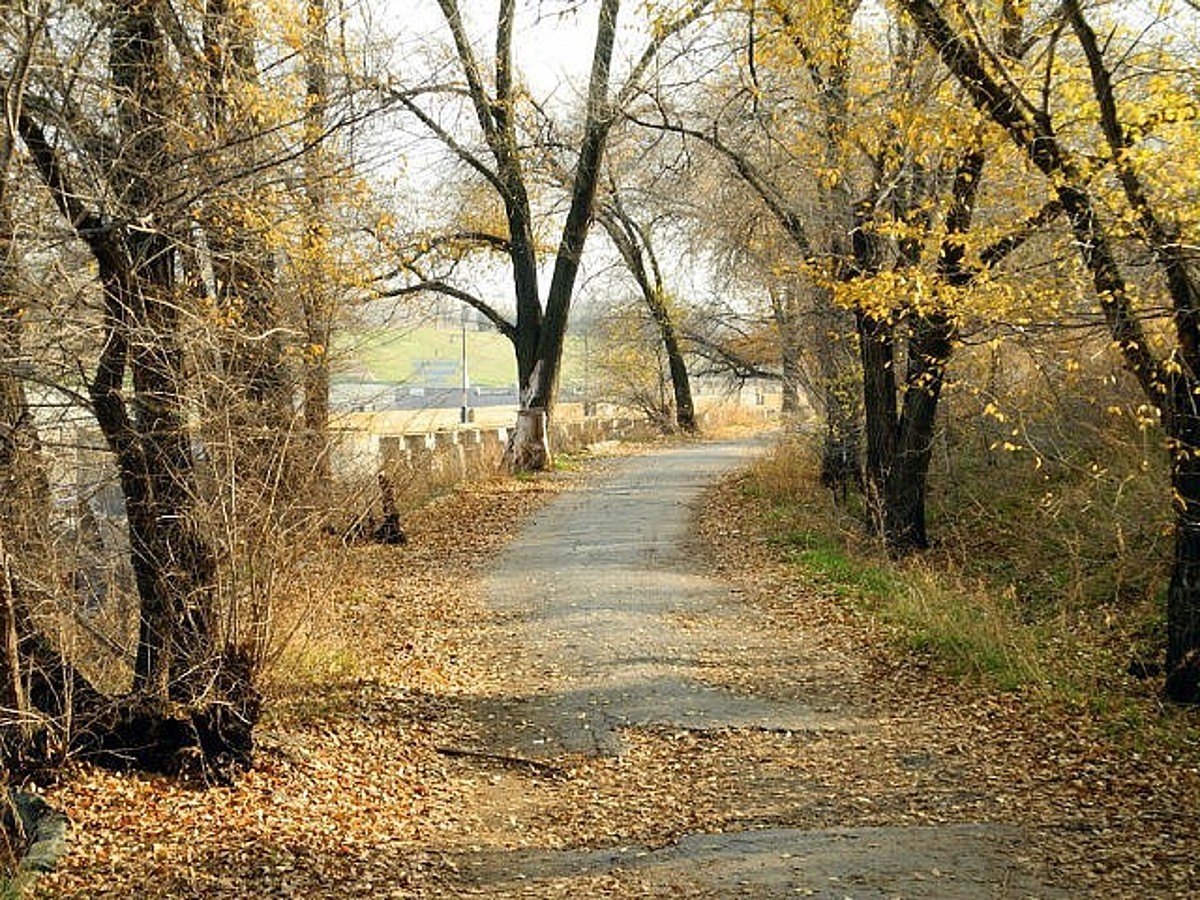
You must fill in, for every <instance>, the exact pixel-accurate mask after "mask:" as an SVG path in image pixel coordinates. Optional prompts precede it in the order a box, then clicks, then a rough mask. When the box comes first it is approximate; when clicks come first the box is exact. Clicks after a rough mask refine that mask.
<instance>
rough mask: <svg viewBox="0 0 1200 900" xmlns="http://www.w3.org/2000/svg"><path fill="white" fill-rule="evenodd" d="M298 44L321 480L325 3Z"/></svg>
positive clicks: (328, 333)
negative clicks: (301, 52) (301, 47)
mask: <svg viewBox="0 0 1200 900" xmlns="http://www.w3.org/2000/svg"><path fill="white" fill-rule="evenodd" d="M305 15H306V17H307V22H306V32H305V35H306V39H305V46H304V80H305V109H304V144H305V154H304V161H303V166H304V196H305V200H306V203H307V210H306V214H305V223H304V238H303V245H302V247H301V256H302V259H303V275H302V277H303V285H302V287H301V293H302V295H303V307H304V328H305V340H306V342H307V344H308V346H307V347H305V348H304V354H303V359H304V427H305V430H306V431H307V433H308V438H309V441H310V442H311V443H310V446H311V450H312V453H313V454H314V456H313V461H312V466H313V470H314V472H315V474H316V475H317V477H318V478H319V479H321V480H326V479H328V477H329V475H330V472H329V452H328V447H327V444H328V441H329V356H330V346H329V342H330V339H331V338H332V334H333V312H334V311H333V298H332V297H331V296H330V294H329V289H328V286H327V285H326V284H325V279H326V278H327V277H328V274H327V273H326V272H325V271H323V269H324V263H325V261H326V258H327V254H328V250H329V234H330V226H329V222H328V217H329V215H330V210H329V199H328V187H327V183H326V179H327V178H328V175H329V173H328V171H327V170H326V169H327V167H326V166H325V156H324V153H323V151H322V146H323V142H324V139H325V129H326V127H327V124H326V116H327V112H328V108H329V37H328V33H327V31H326V21H325V15H326V10H325V0H306V5H305Z"/></svg>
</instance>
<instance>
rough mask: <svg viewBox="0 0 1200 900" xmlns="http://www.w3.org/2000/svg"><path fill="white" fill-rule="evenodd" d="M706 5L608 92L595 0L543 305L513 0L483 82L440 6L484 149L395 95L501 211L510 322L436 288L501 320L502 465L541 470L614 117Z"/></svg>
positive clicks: (448, 11) (654, 43) (690, 12)
mask: <svg viewBox="0 0 1200 900" xmlns="http://www.w3.org/2000/svg"><path fill="white" fill-rule="evenodd" d="M710 4H711V0H697V2H694V3H691V4H690V5H688V6H687V7H686V8H685V9H684V11H683V12H682V13H680V14H679V15H678V16H677V17H676V18H674V19H672V20H670V21H669V22H666V23H664V24H660V25H659V26H658V27H657V28H656V29H655V32H654V34H653V36H652V37H651V38H650V40H649V41H648V43H647V45H646V47H645V49H644V50H643V51H642V53H641V54H640V55H639V56H638V57H637V58H636V61H635V62H634V64H633V67H632V69H631V71H630V73H629V74H628V76H627V77H626V79H625V82H624V84H623V85H622V86H621V87H620V88H619V89H617V90H616V91H613V90H612V88H611V81H612V78H611V69H612V59H613V50H614V45H615V42H616V36H617V20H618V13H619V10H620V3H619V0H601V3H600V6H599V16H598V22H597V30H596V40H595V44H594V48H593V55H592V66H591V74H590V77H589V81H588V88H587V94H586V99H585V105H584V110H583V115H582V117H581V118H582V128H581V131H580V133H579V137H578V139H577V141H576V143H575V149H576V157H575V163H574V166H573V175H572V178H571V183H570V190H569V198H568V209H567V213H566V217H565V219H564V221H563V224H562V228H561V232H560V235H559V240H558V249H557V251H556V253H555V255H554V265H553V271H552V274H551V280H550V286H549V289H548V291H547V294H546V297H545V301H544V302H543V299H542V296H541V294H540V290H539V285H538V280H539V267H540V262H541V254H540V252H539V249H538V245H537V241H536V240H535V237H534V231H535V227H534V226H535V215H534V211H533V206H532V204H531V202H530V193H531V192H530V186H529V175H528V173H527V168H528V161H527V149H526V148H525V147H524V146H523V145H522V143H521V142H520V140H519V139H518V124H517V114H518V108H519V105H520V100H521V96H520V89H519V85H518V82H517V78H516V61H515V60H514V58H513V39H512V38H513V29H514V26H515V23H516V17H517V9H516V7H517V4H516V2H515V0H503V2H501V3H500V6H499V13H498V16H497V20H496V50H495V56H494V60H493V64H492V76H491V84H490V85H489V83H488V77H487V74H486V71H485V69H484V66H483V65H482V64H481V62H480V60H479V57H478V54H477V53H476V50H475V48H474V46H473V44H472V41H471V39H470V36H469V35H468V33H467V29H466V26H465V24H464V21H463V16H462V12H461V10H460V8H459V5H458V3H457V2H456V0H439V6H440V8H441V11H442V14H443V17H444V19H445V22H446V25H447V28H448V29H449V32H450V36H451V38H452V40H453V44H454V49H455V55H456V59H457V63H458V69H459V73H460V75H461V78H462V83H461V85H456V86H454V87H453V88H452V90H456V91H457V90H463V91H465V93H466V95H467V96H468V97H469V100H470V105H471V108H472V110H473V112H474V116H475V120H476V123H477V124H478V126H479V130H480V133H481V135H482V138H483V141H484V144H485V146H486V151H485V152H483V153H477V152H475V151H474V150H472V149H471V147H470V146H469V144H468V143H467V142H466V141H465V140H463V139H460V138H459V137H457V136H456V135H455V134H453V133H452V132H451V131H450V130H448V128H447V127H445V126H443V125H442V124H441V123H439V122H438V120H437V119H436V118H435V117H434V116H433V115H432V114H431V113H430V112H429V111H427V110H426V109H425V108H424V107H423V106H422V105H421V104H420V102H419V98H420V95H421V94H422V90H421V89H413V90H411V91H404V92H397V93H396V95H395V96H396V100H397V101H398V102H399V103H400V104H402V105H403V107H404V108H405V109H407V110H408V111H409V112H410V113H411V114H412V115H413V116H415V117H416V118H417V119H418V120H419V121H420V122H422V123H423V124H424V125H425V126H426V127H427V128H428V129H429V130H430V131H431V132H432V133H433V134H434V135H436V136H437V137H438V138H439V139H440V140H441V141H442V143H443V144H444V145H445V146H446V147H447V148H449V150H450V151H451V152H452V153H453V154H454V155H455V156H456V157H458V158H459V159H460V160H461V161H462V162H464V163H465V164H466V165H468V166H469V167H470V168H471V169H473V170H474V171H475V172H477V173H478V174H479V175H481V176H482V177H483V178H484V179H485V180H486V182H487V183H488V185H490V187H491V188H492V189H493V190H494V191H495V192H496V194H497V196H498V197H499V198H500V199H501V202H502V204H503V207H504V217H505V221H506V224H507V231H508V233H507V234H506V235H501V236H498V239H499V240H500V241H502V246H503V247H504V250H505V252H506V254H507V255H508V258H509V261H510V264H511V270H512V279H513V288H514V295H515V299H516V316H515V318H514V320H513V321H511V322H509V321H508V320H507V318H506V317H505V316H503V315H502V314H501V313H500V312H499V311H498V310H497V309H496V308H495V307H494V306H493V305H492V304H489V303H487V302H485V301H483V300H482V299H479V298H474V297H471V296H470V295H467V294H466V293H465V292H462V291H454V290H444V291H443V292H445V293H450V294H451V295H456V296H458V298H459V299H462V300H464V301H465V302H469V303H471V304H472V305H474V306H476V307H477V308H479V309H480V310H481V311H482V312H483V313H484V315H486V316H487V317H488V318H489V319H490V320H492V321H494V322H497V323H504V326H503V327H501V331H502V332H503V333H505V334H506V335H508V336H509V337H510V339H511V340H512V342H513V346H514V350H515V353H516V359H517V373H518V380H519V385H520V392H521V410H520V413H519V415H518V420H517V427H516V429H515V430H514V432H513V436H512V440H511V441H510V446H509V448H508V451H507V454H506V461H507V463H508V465H509V466H511V467H513V468H515V469H540V468H544V467H545V466H546V465H547V464H548V463H549V459H550V457H549V445H548V443H547V431H546V424H547V421H548V417H549V415H550V412H551V410H552V409H553V406H554V400H555V394H556V391H557V386H558V376H559V368H560V366H561V363H562V352H563V344H564V340H565V337H566V331H567V322H568V318H569V314H570V308H571V300H572V297H573V295H574V290H575V282H576V277H577V275H578V272H579V266H580V262H581V259H582V254H583V250H584V244H585V242H586V240H587V236H588V231H589V228H590V225H591V222H592V218H593V214H594V202H595V196H596V188H597V183H598V181H599V178H600V173H601V163H602V160H603V157H604V152H605V146H606V144H607V142H608V137H609V132H610V131H611V129H612V127H613V124H614V122H615V121H616V120H617V117H618V115H619V112H620V111H621V110H622V109H623V108H624V107H625V106H627V105H628V103H629V102H630V101H631V100H632V99H633V97H634V95H635V94H636V92H637V90H638V88H639V85H640V83H641V81H642V78H643V76H644V75H645V73H646V71H647V70H648V69H649V67H650V66H651V64H652V63H653V62H654V60H655V57H656V56H657V55H658V52H659V50H660V49H661V48H662V46H663V45H664V44H665V43H666V42H667V41H668V40H670V39H671V38H672V37H673V36H675V35H676V34H678V33H679V32H681V31H683V30H684V29H685V28H686V27H688V26H689V25H690V24H692V23H693V22H695V21H696V20H697V19H699V18H700V16H701V15H702V14H703V12H704V10H705V9H706V8H707V7H708V6H709V5H710ZM425 287H426V288H428V289H433V290H439V289H443V288H445V287H447V286H443V285H434V284H429V285H426V286H425Z"/></svg>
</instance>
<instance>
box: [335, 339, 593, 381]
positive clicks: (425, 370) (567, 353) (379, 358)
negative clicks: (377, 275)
mask: <svg viewBox="0 0 1200 900" xmlns="http://www.w3.org/2000/svg"><path fill="white" fill-rule="evenodd" d="M466 338H467V375H468V378H469V379H470V383H471V384H472V385H474V386H476V387H486V388H503V387H509V386H511V385H514V384H516V382H517V363H516V357H515V355H514V353H513V345H512V342H511V341H509V340H508V338H506V337H504V335H502V334H500V333H498V332H495V331H472V330H468V331H467V333H466ZM462 339H463V333H462V331H461V330H459V329H456V328H433V327H420V328H403V329H401V328H362V329H358V330H355V331H346V332H343V333H342V334H341V335H340V336H339V338H338V340H337V345H336V347H335V351H336V353H337V357H338V359H339V361H340V365H341V367H342V368H344V369H348V370H350V371H356V372H358V373H360V374H363V375H368V376H369V377H370V378H371V380H373V381H381V382H386V383H392V384H404V383H410V382H411V383H417V382H421V383H423V382H425V381H427V380H429V379H430V378H433V379H434V380H435V381H440V382H444V385H445V386H446V387H455V386H457V385H458V384H459V383H460V381H461V378H462V368H461V366H462V349H463V348H462ZM584 351H585V347H584V343H583V339H582V338H581V337H572V336H568V337H567V341H566V345H565V347H564V349H563V369H562V384H563V385H564V386H566V387H570V386H574V385H576V384H577V383H581V382H582V381H583V380H584V378H585V373H584Z"/></svg>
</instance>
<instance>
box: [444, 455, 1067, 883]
mask: <svg viewBox="0 0 1200 900" xmlns="http://www.w3.org/2000/svg"><path fill="white" fill-rule="evenodd" d="M760 446H761V445H756V444H752V443H745V442H743V443H724V444H703V445H692V446H685V447H680V448H675V449H671V450H669V451H665V452H661V453H656V454H654V455H649V456H639V457H632V458H629V459H626V460H623V461H621V462H620V463H619V464H616V465H614V466H613V467H611V469H610V470H609V471H608V472H607V473H606V474H605V475H604V476H603V477H602V478H599V479H596V480H594V481H593V482H592V483H590V484H589V485H588V486H587V487H586V488H584V489H582V490H578V491H574V492H571V493H569V494H566V495H564V496H562V497H560V498H558V499H557V500H556V501H555V502H554V503H553V504H552V505H550V506H549V507H547V508H546V509H545V510H543V511H542V512H541V513H539V515H538V516H537V519H536V521H534V522H533V523H532V524H530V525H529V526H527V527H526V528H525V529H524V530H523V531H522V532H521V533H520V535H519V536H518V537H517V539H516V540H515V541H514V542H513V543H512V544H511V545H510V546H509V548H508V549H507V550H506V551H505V552H504V553H503V555H502V556H501V559H500V561H499V563H498V565H496V567H495V568H494V570H493V572H492V574H491V575H490V576H489V577H488V578H487V579H486V581H485V582H484V585H485V591H486V597H487V598H488V601H489V604H490V605H491V607H492V609H493V610H494V611H495V612H496V614H497V621H498V622H499V623H501V624H500V630H499V631H498V632H494V633H490V634H488V635H487V636H486V637H485V638H484V642H485V643H487V644H489V645H490V646H491V650H490V655H491V659H490V664H491V665H492V666H495V667H499V668H500V669H502V670H504V671H506V672H508V673H510V678H509V679H508V685H507V688H508V689H507V690H506V691H500V692H498V693H491V694H489V695H487V696H482V697H477V698H473V699H472V700H471V701H470V702H469V703H465V704H464V705H463V707H462V708H461V709H460V710H459V712H460V713H462V715H463V718H462V719H460V720H459V730H458V732H457V733H455V732H449V733H445V734H443V737H442V739H443V740H445V741H447V742H449V745H450V746H448V747H447V749H453V751H454V752H455V753H461V755H460V756H458V759H459V760H460V765H461V766H463V767H467V768H469V767H472V766H474V767H476V768H478V769H479V770H480V771H481V773H484V774H486V775H487V777H486V779H482V780H481V781H480V783H479V785H478V788H477V790H476V791H475V796H474V797H472V798H470V802H473V803H476V804H477V805H478V806H479V809H480V810H481V813H480V819H479V821H478V823H477V826H478V827H477V829H476V831H475V838H476V843H475V844H473V845H472V846H471V848H470V849H468V850H465V851H463V850H459V851H457V852H453V853H451V854H448V857H447V863H448V864H449V865H451V866H452V867H453V868H454V870H455V871H457V872H458V873H459V874H458V876H457V888H458V889H459V890H461V891H463V892H467V893H469V892H479V893H483V894H486V895H500V894H508V895H512V896H540V895H543V894H544V895H547V896H557V895H561V893H563V892H572V891H574V892H579V891H582V893H583V895H587V894H588V893H589V891H595V890H601V889H602V890H603V891H604V893H605V894H616V895H627V896H638V895H645V894H644V892H647V891H648V892H650V893H652V894H655V895H659V894H662V893H664V892H667V891H668V890H669V891H670V892H671V893H674V894H680V892H683V894H684V895H688V896H760V897H784V896H787V897H792V896H816V897H837V898H843V897H855V898H875V897H879V898H885V897H911V898H923V897H929V898H934V897H937V898H957V897H962V898H976V897H1010V896H1011V897H1028V896H1037V897H1049V896H1065V895H1062V894H1059V893H1057V892H1056V891H1055V890H1054V889H1052V888H1051V887H1049V886H1048V885H1046V884H1044V883H1042V882H1041V881H1039V880H1038V878H1037V875H1036V870H1037V866H1036V860H1035V859H1034V857H1036V851H1035V850H1034V849H1033V848H1031V847H1030V846H1029V843H1028V841H1027V840H1026V837H1025V835H1024V833H1023V831H1022V829H1020V828H1018V827H1015V826H1013V825H1011V824H1007V825H1006V824H995V823H990V822H984V821H976V820H973V819H972V817H971V816H970V815H964V816H962V817H960V818H957V819H956V818H955V817H947V819H948V820H947V821H941V822H934V823H928V822H927V823H924V824H900V825H895V824H886V823H885V824H874V823H872V822H871V817H870V816H865V817H864V816H863V815H861V810H862V809H863V808H864V807H866V808H869V807H870V806H872V804H873V803H874V801H875V800H876V799H882V795H883V794H884V793H886V792H887V791H894V790H895V788H896V784H895V783H891V784H887V785H876V784H872V783H869V782H867V783H859V784H857V785H855V784H854V779H853V772H851V773H850V775H851V777H850V778H848V779H847V778H842V779H839V781H840V782H841V784H842V785H843V788H844V789H845V788H847V787H848V788H849V789H850V790H852V791H853V792H854V794H855V796H854V797H853V798H849V797H831V796H830V793H831V791H830V785H828V784H822V779H821V774H820V772H816V773H814V772H813V771H811V768H810V764H809V763H804V762H802V760H801V758H802V757H803V756H804V755H805V753H811V752H812V751H813V749H814V748H822V752H823V753H824V754H826V756H825V760H826V765H827V767H828V768H831V769H839V768H842V767H844V766H845V765H846V764H847V762H848V761H849V762H850V763H851V764H853V758H854V752H853V750H852V748H855V747H858V748H860V749H861V748H862V747H864V746H871V747H877V746H879V744H880V743H881V742H882V743H883V744H891V745H892V746H890V747H889V750H888V752H889V753H890V755H891V757H892V758H891V763H892V768H893V769H894V771H895V772H896V774H897V776H898V777H899V779H900V781H901V782H902V783H903V785H904V786H905V787H906V788H915V789H917V790H919V789H920V785H921V784H922V783H923V782H925V781H930V780H931V779H932V781H933V782H937V781H939V780H941V779H943V778H944V777H945V775H946V773H945V772H943V771H942V770H941V767H939V766H938V765H936V764H935V762H934V760H932V759H931V758H930V757H929V755H928V754H927V753H925V752H924V750H923V748H922V746H905V745H904V744H903V743H902V742H901V743H897V742H894V741H891V740H890V738H889V735H891V734H892V733H893V731H894V722H892V721H890V720H888V721H885V719H886V717H888V716H893V715H894V713H893V711H881V710H878V709H874V708H871V707H870V706H869V705H865V704H863V703H862V702H861V694H862V687H863V685H862V672H861V671H859V670H858V667H857V666H856V664H855V662H854V660H852V659H851V658H848V657H847V656H845V654H844V653H839V652H837V651H835V650H832V649H830V648H829V647H827V646H822V645H821V644H820V643H819V642H818V641H817V640H815V639H814V640H812V641H809V642H807V643H806V641H805V638H804V636H803V635H792V640H790V641H788V642H786V646H783V647H781V646H779V644H780V642H779V635H778V629H777V628H774V627H773V625H772V623H771V622H770V621H768V620H767V619H765V618H764V617H763V616H762V614H761V613H758V612H756V611H755V610H754V609H752V608H750V607H748V606H746V605H745V604H742V603H739V602H738V593H739V590H740V587H739V585H737V584H735V583H731V582H728V581H725V580H723V579H721V578H719V577H714V576H713V575H711V574H704V573H703V567H702V566H701V565H698V564H697V561H696V560H695V559H693V558H692V556H691V555H690V553H689V547H688V546H687V538H688V523H689V520H690V519H691V517H692V512H693V510H692V505H693V504H694V503H695V502H696V500H697V498H698V497H699V495H700V493H701V491H702V490H703V489H704V488H705V487H706V486H707V485H709V484H710V483H711V482H712V481H713V480H714V479H715V478H716V477H717V476H718V475H719V474H721V473H722V472H725V471H727V470H729V469H730V468H732V467H735V466H737V465H739V464H743V463H745V462H746V461H747V460H748V458H749V455H750V454H752V453H753V452H754V451H755V450H756V449H758V448H759V447H760ZM781 653H782V654H783V657H782V658H781ZM755 667H770V668H771V670H772V671H771V672H769V673H767V672H761V673H759V672H755V671H753V670H754V669H755ZM731 672H732V673H734V675H733V677H730V673H731ZM739 673H740V675H739ZM748 685H750V687H748ZM754 685H761V686H763V687H762V689H757V688H755V687H754ZM523 761H527V762H523ZM868 771H869V777H875V776H876V775H877V774H878V769H877V768H872V769H870V770H864V775H866V774H867V773H868ZM656 780H659V781H656ZM665 782H670V783H669V784H667V783H665ZM945 787H946V786H945V785H944V784H939V785H938V793H939V794H944V793H945ZM954 787H955V789H957V790H958V791H960V792H963V793H970V790H969V786H967V785H955V786H954ZM876 794H879V795H880V796H879V797H875V795H876ZM847 804H848V805H849V806H850V807H855V806H857V807H858V809H859V810H860V814H857V815H852V816H846V817H843V818H842V819H841V820H840V821H839V820H838V819H837V818H836V816H830V815H825V816H818V817H817V820H816V821H817V822H821V821H822V820H823V824H825V826H826V827H803V826H806V825H810V824H816V822H814V815H813V810H814V808H817V809H820V808H821V807H824V808H825V809H826V811H827V813H828V812H830V811H833V810H836V809H837V808H840V807H844V806H846V805H847ZM589 805H591V807H592V808H591V809H589V808H588V807H589ZM963 808H964V810H965V811H968V812H969V809H970V804H969V803H965V804H963ZM589 816H594V817H595V818H596V819H597V820H602V821H603V823H604V824H603V831H604V833H603V834H595V833H591V832H590V831H589V829H588V828H587V820H588V819H589ZM916 818H917V820H918V821H920V818H919V817H916ZM831 819H833V821H832V822H831V821H830V820H831ZM830 826H832V827H830ZM448 849H449V848H448Z"/></svg>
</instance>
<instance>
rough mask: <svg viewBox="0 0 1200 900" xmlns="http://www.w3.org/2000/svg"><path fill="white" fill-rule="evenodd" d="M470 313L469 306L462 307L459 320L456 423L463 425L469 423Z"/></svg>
mask: <svg viewBox="0 0 1200 900" xmlns="http://www.w3.org/2000/svg"><path fill="white" fill-rule="evenodd" d="M470 311H471V308H470V307H469V306H464V307H463V308H462V318H461V320H460V324H461V326H462V407H461V408H460V409H459V416H458V421H459V422H461V423H462V424H463V425H466V424H467V423H468V422H470V421H471V406H470V403H468V395H467V391H468V389H469V388H470V386H471V380H470V377H469V376H468V374H467V315H468V314H469V313H470Z"/></svg>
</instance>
